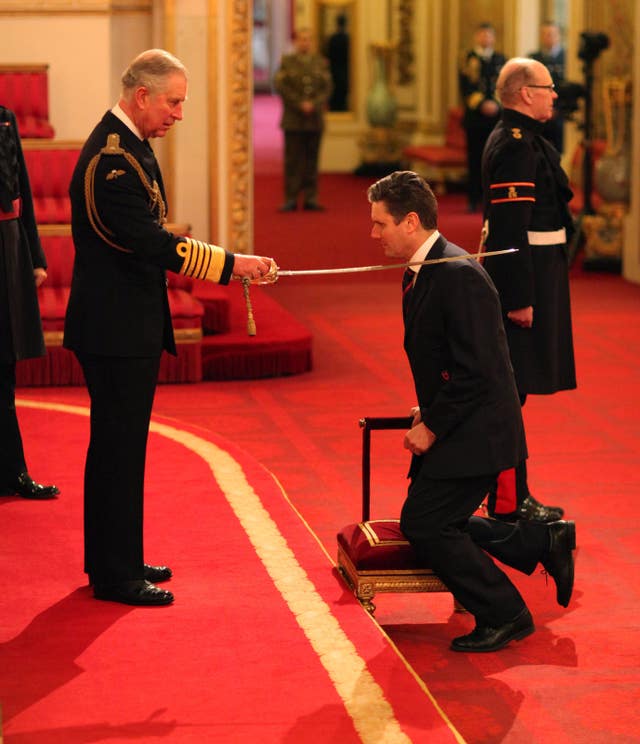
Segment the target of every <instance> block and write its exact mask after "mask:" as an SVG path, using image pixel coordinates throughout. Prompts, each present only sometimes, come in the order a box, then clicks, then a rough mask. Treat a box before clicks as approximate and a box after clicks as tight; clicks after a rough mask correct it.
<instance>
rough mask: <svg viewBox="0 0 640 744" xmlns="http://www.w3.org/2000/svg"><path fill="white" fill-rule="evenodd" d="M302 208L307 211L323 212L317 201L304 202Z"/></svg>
mask: <svg viewBox="0 0 640 744" xmlns="http://www.w3.org/2000/svg"><path fill="white" fill-rule="evenodd" d="M303 209H306V210H307V212H324V211H325V209H324V207H323V206H322V204H318V203H317V202H305V204H304V207H303Z"/></svg>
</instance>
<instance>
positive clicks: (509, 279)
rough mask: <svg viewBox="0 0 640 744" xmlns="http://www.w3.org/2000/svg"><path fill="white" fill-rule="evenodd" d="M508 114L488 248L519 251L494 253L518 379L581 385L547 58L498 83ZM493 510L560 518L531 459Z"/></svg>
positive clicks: (532, 385)
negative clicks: (534, 492)
mask: <svg viewBox="0 0 640 744" xmlns="http://www.w3.org/2000/svg"><path fill="white" fill-rule="evenodd" d="M498 93H499V94H500V97H501V100H502V105H503V106H504V111H503V114H502V118H501V121H500V123H499V124H498V125H497V126H496V128H495V129H494V131H493V133H492V134H491V136H490V137H489V140H488V142H487V145H486V147H485V151H484V156H483V163H482V175H483V186H484V217H485V220H486V222H485V230H486V231H487V236H486V239H485V245H486V248H487V250H492V251H493V250H502V249H505V248H517V249H518V252H517V253H515V254H513V255H511V256H500V257H499V259H500V260H497V259H496V258H495V257H490V258H487V259H486V261H485V268H486V269H487V272H488V273H489V274H490V276H491V278H492V279H493V281H494V283H495V285H496V288H497V289H498V292H499V295H500V300H501V303H502V310H503V314H504V324H505V328H506V331H507V339H508V343H509V350H510V354H511V361H512V364H513V368H514V372H515V377H516V385H517V388H518V393H519V394H520V399H521V403H522V404H523V405H524V402H525V400H526V397H527V395H529V394H533V395H549V394H551V393H555V392H557V391H559V390H571V389H573V388H575V387H576V374H575V365H574V354H573V339H572V330H571V308H570V299H569V276H568V257H567V241H568V240H569V238H570V235H571V231H572V228H573V221H572V218H571V215H570V212H569V209H568V206H567V204H568V202H569V200H570V199H571V196H572V193H571V190H570V189H569V186H568V180H567V177H566V175H565V173H564V171H563V170H562V168H561V166H560V156H559V154H558V152H557V150H556V149H555V148H554V147H553V145H551V144H550V143H549V142H548V140H547V139H545V137H544V136H543V133H542V132H543V125H544V122H545V121H547V120H548V119H549V118H550V117H551V116H552V113H553V102H554V100H555V98H556V93H555V92H554V90H553V84H552V80H551V75H550V74H549V71H548V70H547V69H546V67H544V65H542V64H541V63H540V62H537V61H534V60H532V59H525V58H516V59H513V60H509V62H507V63H506V65H505V66H504V67H503V69H502V71H501V73H500V77H499V79H498ZM489 507H490V512H491V513H493V514H495V516H500V517H503V518H505V519H515V518H516V517H517V518H520V519H536V520H540V521H553V520H556V519H560V518H561V517H562V515H563V510H562V509H561V508H560V507H547V506H544V505H542V504H541V503H539V502H538V501H536V500H535V499H534V498H533V497H532V496H531V494H530V493H529V489H528V485H527V475H526V467H525V463H524V462H522V463H521V465H520V466H518V467H517V468H515V469H514V470H510V471H506V472H503V473H501V475H500V478H499V480H498V491H497V494H495V495H494V496H493V498H492V499H491V500H490V505H489Z"/></svg>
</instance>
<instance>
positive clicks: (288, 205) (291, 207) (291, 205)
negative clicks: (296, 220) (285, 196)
mask: <svg viewBox="0 0 640 744" xmlns="http://www.w3.org/2000/svg"><path fill="white" fill-rule="evenodd" d="M297 208H298V207H297V205H296V203H295V202H293V201H288V202H285V203H284V204H283V205H282V206H281V207H278V212H295V211H296V209H297Z"/></svg>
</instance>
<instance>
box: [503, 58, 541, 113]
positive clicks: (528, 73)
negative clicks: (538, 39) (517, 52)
mask: <svg viewBox="0 0 640 744" xmlns="http://www.w3.org/2000/svg"><path fill="white" fill-rule="evenodd" d="M539 64H540V63H539V62H536V60H534V59H529V58H528V57H514V58H513V59H510V60H509V61H508V62H507V63H506V64H505V66H504V67H503V68H502V70H501V72H500V75H498V81H497V84H496V92H497V94H498V97H499V98H500V100H501V101H502V103H513V102H514V101H515V100H516V97H517V93H518V91H519V90H520V88H524V86H525V85H528V84H529V83H531V82H532V81H533V80H535V77H536V74H535V69H536V67H537V66H538V65H539Z"/></svg>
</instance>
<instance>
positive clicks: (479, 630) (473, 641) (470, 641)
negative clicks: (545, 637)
mask: <svg viewBox="0 0 640 744" xmlns="http://www.w3.org/2000/svg"><path fill="white" fill-rule="evenodd" d="M535 629H536V628H535V625H534V624H533V618H532V617H531V613H530V612H529V610H528V609H527V608H526V607H525V608H524V610H522V612H521V613H520V614H519V615H518V616H517V617H516V618H514V619H513V620H511V622H508V623H505V624H504V625H501V626H500V627H499V628H491V627H489V626H488V625H484V626H480V625H476V627H475V629H474V630H473V631H472V632H471V633H469V634H468V635H465V636H458V638H454V639H453V641H451V649H452V650H453V651H467V652H471V653H488V652H489V651H498V650H499V649H501V648H504V647H505V646H506V645H507V644H508V643H511V641H520V640H522V638H526V637H527V636H528V635H531V634H532V633H533V632H534V630H535Z"/></svg>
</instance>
